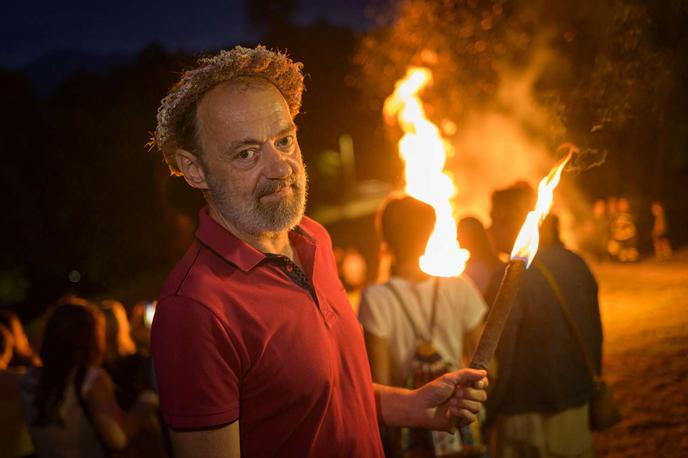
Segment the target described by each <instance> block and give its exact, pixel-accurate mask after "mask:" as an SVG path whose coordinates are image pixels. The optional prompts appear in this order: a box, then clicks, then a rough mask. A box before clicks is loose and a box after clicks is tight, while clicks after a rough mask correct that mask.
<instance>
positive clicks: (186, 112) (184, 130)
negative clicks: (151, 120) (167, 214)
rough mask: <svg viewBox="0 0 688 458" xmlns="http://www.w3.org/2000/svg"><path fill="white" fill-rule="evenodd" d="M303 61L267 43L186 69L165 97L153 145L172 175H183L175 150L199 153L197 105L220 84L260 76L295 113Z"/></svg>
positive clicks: (236, 48)
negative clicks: (272, 48)
mask: <svg viewBox="0 0 688 458" xmlns="http://www.w3.org/2000/svg"><path fill="white" fill-rule="evenodd" d="M302 67H303V64H302V63H301V62H294V61H292V60H291V59H290V58H289V57H288V56H287V55H286V54H284V53H282V52H279V51H271V50H269V49H267V48H266V47H265V46H257V47H256V48H253V49H250V48H244V47H241V46H236V47H235V48H234V49H232V50H231V51H224V50H223V51H220V53H219V54H216V55H214V56H211V57H205V58H201V59H199V60H198V64H197V66H196V67H195V68H193V69H191V70H187V71H185V72H184V73H183V74H182V77H181V79H180V80H179V81H178V82H177V83H176V84H175V85H174V86H173V87H172V89H171V90H170V92H169V93H168V94H167V95H166V96H165V97H164V98H163V99H162V101H161V103H160V108H158V126H157V128H156V130H155V136H154V138H153V139H152V140H151V143H150V145H151V146H153V145H157V147H158V149H159V150H160V151H161V152H162V154H163V156H164V158H165V162H167V165H168V167H169V168H170V172H171V173H172V175H182V174H183V173H182V171H181V170H179V167H177V161H176V160H175V151H176V150H177V149H186V150H189V151H193V152H194V153H196V154H198V152H197V151H195V150H197V149H198V147H197V141H196V127H195V123H196V104H197V103H198V101H199V100H200V99H201V98H202V97H203V95H204V94H205V93H206V92H208V91H209V90H210V89H212V88H213V87H214V86H216V85H217V84H220V83H223V82H225V81H229V80H233V79H237V78H242V77H260V78H263V79H265V80H267V81H268V82H270V83H272V84H273V85H274V86H275V87H276V88H277V89H278V90H279V91H280V92H281V93H282V96H283V97H284V98H285V100H286V101H287V105H289V111H290V112H291V115H292V116H296V115H297V114H298V113H299V110H300V108H301V95H302V93H303V90H304V86H303V73H302V72H301V68H302Z"/></svg>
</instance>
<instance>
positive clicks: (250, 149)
mask: <svg viewBox="0 0 688 458" xmlns="http://www.w3.org/2000/svg"><path fill="white" fill-rule="evenodd" d="M197 122H198V133H199V142H200V146H201V150H202V153H201V158H200V159H201V163H202V165H203V171H204V175H205V180H206V185H207V192H208V194H209V195H208V200H209V203H210V205H211V206H215V208H216V210H217V211H219V213H220V214H221V216H222V217H223V218H224V220H225V221H226V222H227V223H228V224H229V225H231V226H233V227H234V228H235V229H237V230H238V231H240V232H243V233H248V234H252V235H260V234H265V233H276V232H282V231H285V230H289V229H291V228H292V227H294V226H295V225H296V224H298V223H299V221H300V220H301V218H302V216H303V213H304V210H305V205H306V172H305V168H304V165H303V161H302V158H301V150H300V149H299V145H298V142H297V140H296V126H295V124H294V122H293V120H292V117H291V114H290V112H289V107H288V105H287V102H286V101H285V100H284V97H282V94H280V92H279V91H278V90H277V89H276V88H275V87H274V86H272V85H270V84H268V83H264V82H259V83H255V82H253V83H250V84H247V83H245V82H243V83H242V82H239V83H237V82H228V83H223V84H220V85H218V86H216V87H214V88H213V89H211V90H210V91H209V92H208V93H206V95H205V96H204V97H203V98H202V99H201V101H200V103H199V105H198V109H197Z"/></svg>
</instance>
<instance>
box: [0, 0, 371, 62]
mask: <svg viewBox="0 0 688 458" xmlns="http://www.w3.org/2000/svg"><path fill="white" fill-rule="evenodd" d="M244 3H245V2H244V1H243V0H224V1H220V0H196V1H194V2H189V1H181V0H165V1H161V0H151V1H143V2H142V1H136V0H121V1H116V2H93V1H86V0H81V1H61V2H54V1H45V0H43V1H33V2H10V3H8V4H6V5H4V8H3V10H4V11H3V14H2V15H1V16H0V66H4V67H14V68H17V67H22V66H24V65H26V64H28V63H30V62H31V61H33V60H35V59H37V58H39V57H40V56H41V55H43V54H45V53H47V52H50V51H56V50H75V51H81V52H87V53H92V54H110V53H115V54H131V53H134V52H136V51H137V50H139V49H141V48H142V47H144V46H145V45H147V44H149V43H152V42H158V43H161V44H162V45H163V46H165V47H167V48H169V49H184V50H187V51H196V52H202V51H206V50H214V49H216V48H218V47H220V46H223V45H224V46H227V45H231V44H233V43H239V42H242V43H247V42H248V43H250V42H255V41H258V40H259V38H260V34H259V33H258V31H255V30H252V29H251V27H250V26H249V25H248V24H247V22H246V20H245V12H244ZM366 3H368V2H367V1H366V0H348V1H347V0H333V1H327V2H322V1H318V0H300V1H299V2H298V4H299V5H300V6H299V9H298V11H297V13H296V20H297V22H299V23H309V22H311V21H313V20H315V19H317V18H319V17H324V18H326V19H327V20H329V21H330V22H333V23H335V24H339V25H347V26H350V27H353V28H355V29H359V30H360V29H365V28H366V26H367V19H366V17H365V14H364V7H365V5H366Z"/></svg>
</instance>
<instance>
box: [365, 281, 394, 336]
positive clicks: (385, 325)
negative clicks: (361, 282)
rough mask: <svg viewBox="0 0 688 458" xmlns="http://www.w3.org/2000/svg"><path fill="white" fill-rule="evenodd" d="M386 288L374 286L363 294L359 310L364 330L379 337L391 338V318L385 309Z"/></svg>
mask: <svg viewBox="0 0 688 458" xmlns="http://www.w3.org/2000/svg"><path fill="white" fill-rule="evenodd" d="M382 288H384V287H383V286H382V285H372V286H369V287H368V288H366V289H364V290H363V292H362V293H361V304H360V306H359V308H358V320H359V321H360V322H361V325H362V326H363V329H365V330H366V331H367V332H368V333H370V334H373V335H375V336H377V337H389V334H390V329H389V328H390V317H389V316H387V315H388V312H389V310H388V308H387V307H385V300H384V291H383V290H382Z"/></svg>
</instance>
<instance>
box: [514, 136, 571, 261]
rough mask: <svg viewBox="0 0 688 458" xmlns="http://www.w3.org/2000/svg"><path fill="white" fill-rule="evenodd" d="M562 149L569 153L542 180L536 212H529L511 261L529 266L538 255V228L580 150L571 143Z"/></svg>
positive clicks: (515, 244) (517, 239) (539, 186)
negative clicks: (566, 168)
mask: <svg viewBox="0 0 688 458" xmlns="http://www.w3.org/2000/svg"><path fill="white" fill-rule="evenodd" d="M561 148H567V149H568V150H569V152H568V153H567V154H566V156H565V157H564V158H562V159H561V160H560V161H559V162H558V163H557V164H556V165H555V166H554V167H552V170H550V171H549V173H548V174H547V176H546V177H545V178H543V179H542V180H540V184H539V185H538V195H537V202H536V204H535V210H533V211H530V212H528V216H526V221H525V222H524V223H523V226H521V231H520V232H519V233H518V237H517V238H516V242H515V243H514V248H513V249H512V250H511V259H522V260H525V261H526V262H527V265H528V266H530V263H531V262H533V258H534V257H535V254H536V253H537V250H538V245H539V243H540V232H539V231H538V228H539V227H540V224H541V223H542V221H543V220H544V219H545V217H546V216H547V214H548V213H549V211H550V209H551V208H552V202H553V200H554V188H556V187H557V185H558V184H559V180H560V178H561V172H562V171H563V170H564V167H565V166H566V164H567V163H568V162H569V160H570V159H571V157H572V156H573V154H574V152H576V151H578V149H577V148H576V147H575V146H574V145H572V144H570V143H566V144H564V145H562V146H561V147H560V148H559V149H561Z"/></svg>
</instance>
